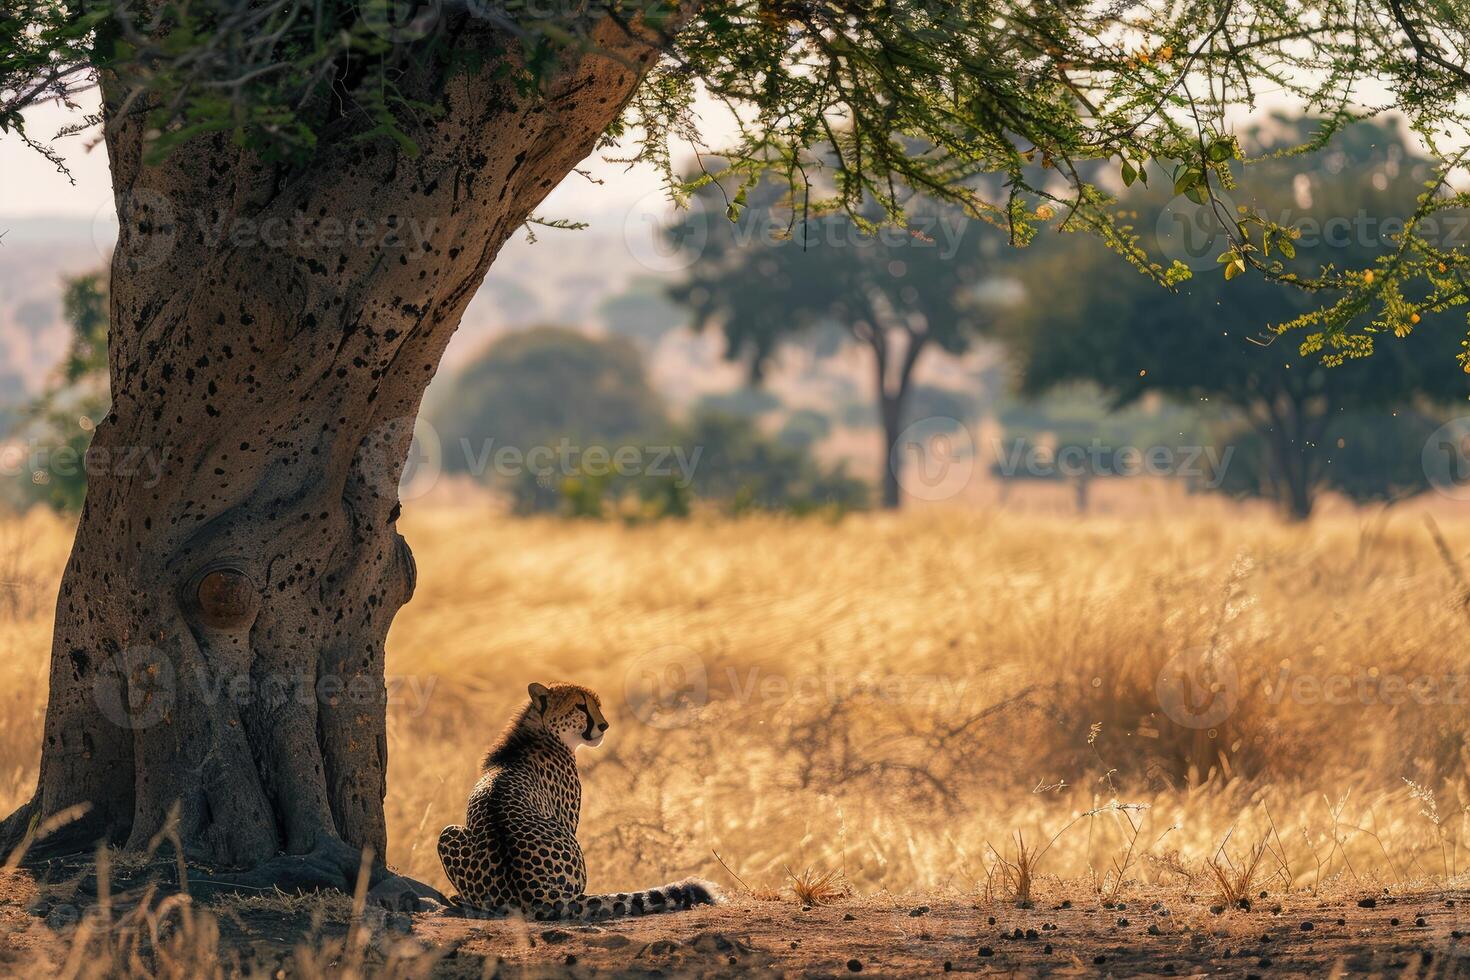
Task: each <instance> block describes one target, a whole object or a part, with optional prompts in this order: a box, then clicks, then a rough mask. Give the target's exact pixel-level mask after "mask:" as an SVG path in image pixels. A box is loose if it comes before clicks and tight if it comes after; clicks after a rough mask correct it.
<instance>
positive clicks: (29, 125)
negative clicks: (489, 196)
mask: <svg viewBox="0 0 1470 980" xmlns="http://www.w3.org/2000/svg"><path fill="white" fill-rule="evenodd" d="M93 98H95V96H93ZM82 104H83V106H84V107H85V108H86V109H87V110H88V111H90V110H91V109H92V108H93V107H92V106H91V105H90V104H89V102H88V100H86V99H84V100H83V101H82ZM25 118H26V132H27V134H28V135H30V137H31V138H32V139H35V140H36V141H37V142H46V141H49V140H50V138H51V137H52V136H54V135H55V134H56V132H57V130H59V129H60V128H61V127H63V126H65V125H68V124H72V123H75V122H76V121H77V120H78V119H79V118H80V114H79V113H73V112H71V111H69V110H67V109H66V108H64V107H62V106H58V105H47V106H41V107H38V108H35V109H32V110H30V111H28V112H26V113H25ZM94 140H95V136H87V135H77V136H68V137H66V138H65V139H62V140H59V141H56V142H55V143H53V144H52V146H53V147H54V148H55V149H56V150H57V151H58V152H60V153H61V155H62V156H63V157H64V158H65V159H66V162H67V166H68V167H69V168H70V170H71V176H72V179H73V180H74V181H75V184H73V183H72V182H71V181H68V179H67V178H66V177H65V176H64V175H63V174H60V173H58V172H57V171H56V168H55V167H53V166H52V165H51V163H50V162H49V161H48V160H47V159H46V158H45V157H43V156H41V155H40V154H39V153H37V152H36V151H35V150H32V149H31V148H30V147H28V146H26V145H25V144H24V143H22V142H21V141H20V140H18V139H15V138H14V137H13V136H6V137H3V138H0V216H3V217H7V218H38V217H63V218H79V219H85V220H88V221H93V220H96V221H98V222H99V223H112V224H115V223H116V222H115V219H112V217H111V216H112V214H113V210H114V209H113V204H112V189H111V181H110V178H109V175H108V168H107V150H106V148H105V147H103V146H102V145H100V144H98V145H96V146H94V147H92V148H91V149H90V150H89V149H88V148H87V147H88V144H89V143H91V142H93V141H94ZM608 155H611V156H620V155H622V154H621V153H619V152H617V151H599V152H597V153H594V154H593V156H592V157H590V158H589V159H588V160H586V161H585V162H584V163H583V164H582V167H583V169H585V170H588V171H590V172H591V174H592V175H593V176H594V177H596V178H597V179H599V180H602V181H603V182H604V183H602V184H594V183H592V182H591V181H589V180H587V179H586V178H584V177H582V176H580V175H578V174H575V173H574V174H571V175H570V176H568V177H567V178H566V180H564V181H562V183H561V184H560V185H559V186H558V187H557V188H556V189H555V190H554V191H552V193H551V195H550V196H549V197H548V198H547V200H546V202H545V204H543V206H542V207H541V208H540V213H541V214H542V215H543V216H546V217H557V218H567V219H573V220H575V219H576V218H578V216H580V215H587V214H596V213H599V212H603V213H606V212H612V211H624V210H626V209H627V207H628V206H629V205H630V204H632V203H633V202H635V201H638V200H639V199H640V198H642V197H644V196H645V195H648V194H653V193H657V192H659V191H660V188H661V184H660V181H659V177H658V174H657V173H656V172H655V171H654V169H653V168H652V167H647V166H638V167H635V168H633V169H631V170H629V169H628V167H627V165H626V164H611V163H608V162H606V161H605V160H604V159H603V157H605V156H608Z"/></svg>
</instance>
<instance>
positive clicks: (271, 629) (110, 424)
mask: <svg viewBox="0 0 1470 980" xmlns="http://www.w3.org/2000/svg"><path fill="white" fill-rule="evenodd" d="M458 37H459V41H458V42H457V43H460V44H463V45H467V46H468V45H476V46H479V48H480V50H492V49H493V45H495V44H497V43H498V42H499V40H500V39H498V38H496V37H494V36H493V34H492V33H491V31H490V29H489V28H488V27H487V26H486V25H484V24H483V23H481V22H476V21H473V20H468V21H466V23H465V24H464V25H463V29H462V30H461V31H460V32H459V35H458ZM595 39H596V41H597V42H598V43H599V44H600V45H601V46H602V51H601V53H593V54H587V55H583V56H580V59H579V60H577V61H576V62H575V63H574V64H571V65H569V66H568V67H567V68H566V69H565V72H564V74H563V76H561V77H560V79H559V80H558V81H557V82H556V83H555V85H554V86H553V87H552V88H551V90H550V92H549V93H548V94H547V95H545V96H544V97H543V98H539V99H531V98H526V97H523V96H520V95H518V94H516V92H515V91H514V89H512V88H511V87H510V86H509V85H508V84H507V83H506V81H505V80H504V79H503V78H500V77H497V71H496V69H497V66H496V64H495V63H494V61H495V60H494V59H490V62H491V63H490V64H488V65H486V66H485V68H484V69H483V70H481V71H480V72H479V73H478V74H475V73H471V72H468V71H464V70H463V69H460V70H459V73H458V74H445V72H446V71H447V70H446V69H433V68H428V67H425V68H423V69H422V70H421V71H422V75H421V77H406V78H404V79H403V80H402V83H401V87H402V88H403V89H404V92H405V95H406V96H407V97H417V98H419V99H420V100H421V101H423V102H425V103H429V104H433V105H436V106H438V107H440V108H441V109H442V113H440V114H439V115H438V116H431V115H429V114H427V113H426V114H423V115H422V117H421V119H420V121H419V122H418V124H417V125H416V126H415V127H414V128H413V129H412V130H411V131H410V135H412V137H413V138H414V139H415V141H416V142H417V143H418V147H419V150H420V151H421V152H420V153H419V154H418V155H417V156H409V155H407V154H404V153H402V152H401V151H398V150H397V149H396V148H394V147H392V146H388V145H384V144H383V143H382V142H375V143H371V142H363V141H357V140H354V139H351V138H349V137H350V135H351V131H350V125H351V124H350V123H348V122H347V121H344V122H343V126H344V131H343V132H342V133H341V134H338V135H339V137H340V138H335V139H334V138H331V137H330V135H329V137H328V138H325V139H323V140H322V142H321V150H320V152H319V154H318V156H317V157H316V159H315V160H314V161H313V162H311V163H310V164H309V165H307V166H305V167H300V166H298V167H296V168H294V169H287V168H285V167H281V166H277V165H274V164H271V163H268V162H265V161H262V160H260V159H257V158H254V157H252V155H251V154H250V153H248V152H246V151H242V150H240V149H238V148H236V147H234V146H232V145H231V144H230V141H229V140H228V139H226V138H217V139H216V138H203V139H196V140H194V141H193V142H191V143H190V144H188V145H186V146H185V147H183V148H182V149H180V150H178V151H176V152H175V153H174V154H173V155H171V156H169V157H168V158H167V159H166V160H165V161H164V162H162V163H150V162H146V161H145V160H144V158H143V155H142V154H143V151H144V145H143V124H142V121H141V119H139V118H138V117H136V116H127V117H123V116H120V115H119V114H118V106H119V105H121V104H122V103H121V100H122V99H123V98H124V97H125V96H126V93H125V92H122V91H119V86H118V84H117V82H116V81H115V80H104V99H105V103H106V108H107V110H108V112H109V113H110V114H111V116H112V119H111V125H110V126H109V130H108V137H107V144H108V151H109V155H110V158H111V164H112V173H113V180H114V184H115V187H116V193H117V200H118V207H119V213H120V218H121V225H122V228H121V232H120V237H119V241H118V245H117V249H116V252H115V254H114V257H113V265H112V304H113V305H112V332H111V336H110V350H109V356H110V360H111V375H112V394H113V401H112V410H111V413H110V414H109V415H108V417H107V418H106V419H105V420H104V421H103V422H102V423H101V424H100V425H99V426H98V428H97V432H96V436H95V439H94V442H93V448H92V449H91V451H90V453H89V456H88V462H89V467H90V474H91V478H90V484H89V488H88V496H87V502H86V506H85V509H84V510H83V513H82V517H81V523H80V526H79V528H78V531H77V537H76V543H75V546H74V548H73V551H72V555H71V559H70V561H69V563H68V565H67V567H66V571H65V575H64V577H63V580H62V585H61V592H60V597H59V599H58V602H57V609H56V628H55V637H54V644H53V648H52V660H51V678H50V680H51V688H50V701H49V705H48V709H47V715H46V724H45V738H44V745H43V752H42V759H41V772H40V782H39V786H38V788H37V792H36V796H35V798H34V799H33V800H32V802H31V803H30V804H29V805H28V806H27V807H26V808H24V809H23V810H22V811H21V812H19V813H17V814H16V815H14V816H13V817H12V818H11V819H10V820H9V821H7V822H6V824H5V825H4V826H3V828H0V843H13V842H14V841H15V840H16V839H18V838H19V837H21V836H22V834H23V832H24V830H25V828H26V826H27V824H28V823H30V821H31V820H32V819H34V818H37V817H41V816H45V815H51V814H55V813H58V812H59V811H62V810H64V809H66V808H68V807H71V806H73V805H76V804H81V805H83V806H85V807H86V808H87V813H86V816H85V817H84V818H82V819H81V820H79V821H76V822H74V823H73V824H72V825H71V826H70V827H69V828H68V829H67V830H65V831H62V832H60V833H58V834H56V835H54V836H53V837H52V838H51V839H50V840H49V841H47V842H43V843H42V845H41V846H40V848H39V849H38V853H44V852H45V851H51V852H59V851H63V850H75V849H78V848H80V847H85V846H90V845H91V844H92V843H93V842H94V841H97V840H99V839H102V840H107V841H110V842H113V843H116V844H126V845H127V846H129V847H142V846H145V845H147V844H148V842H149V841H150V839H151V838H153V836H154V835H155V834H157V833H158V832H159V831H160V830H161V829H162V828H163V827H164V826H165V824H166V823H167V822H168V821H169V816H170V814H171V813H176V814H177V824H176V827H177V831H178V834H179V837H180V838H181V840H182V842H183V844H184V847H185V850H186V852H187V854H188V855H189V856H190V857H191V858H192V859H194V860H197V861H200V862H203V863H207V864H211V865H216V866H233V867H250V866H256V865H259V864H260V863H261V862H264V861H266V860H267V859H270V858H273V857H275V856H276V855H280V854H288V855H307V854H322V853H335V852H345V850H346V849H347V848H353V849H361V848H366V847H371V848H372V849H373V851H374V853H376V854H377V855H379V856H381V855H382V854H384V852H385V851H386V847H387V832H386V828H385V826H384V817H383V797H384V793H385V792H386V770H387V761H388V760H387V744H386V698H385V688H384V638H385V636H386V635H387V632H388V626H389V624H390V622H391V621H392V618H393V616H394V613H395V612H396V610H397V609H398V608H399V607H400V606H401V605H402V604H403V603H404V602H405V601H407V600H408V598H409V596H410V595H411V594H412V592H413V586H414V564H413V559H412V557H411V555H410V553H409V549H408V547H407V545H406V544H405V543H404V540H403V538H402V537H400V535H399V534H398V532H397V530H396V528H395V521H396V519H397V517H398V513H399V504H398V498H397V482H398V478H399V474H400V472H401V470H402V467H403V464H404V461H405V456H406V453H407V451H408V448H409V444H410V439H411V436H412V427H413V421H414V418H415V415H416V413H417V411H418V408H419V401H420V398H421V396H422V394H423V391H424V388H425V386H426V385H427V384H428V382H429V380H430V378H431V377H432V376H433V374H434V371H435V368H436V367H437V365H438V363H439V359H440V355H441V354H442V353H443V351H444V347H445V345H446V343H447V342H448V340H449V337H450V334H451V333H452V332H453V330H454V329H455V327H456V326H457V325H458V323H459V320H460V316H461V314H462V313H463V311H464V308H465V306H466V304H467V303H468V302H469V300H470V298H471V297H472V296H473V294H474V293H475V291H476V288H477V287H478V286H479V284H480V282H481V280H482V279H483V277H484V275H485V272H486V269H487V268H488V267H489V265H490V262H491V260H492V259H493V258H494V256H495V254H496V252H497V251H498V250H499V248H500V246H501V244H502V243H503V242H504V241H505V240H506V238H507V237H508V236H509V235H510V234H511V233H512V232H513V231H514V230H515V229H516V228H517V227H518V226H519V225H520V224H521V223H522V222H523V221H524V219H525V218H526V217H527V215H528V214H529V213H530V212H531V210H532V209H533V208H534V207H535V206H536V204H537V203H538V202H539V201H540V200H541V199H542V198H543V197H544V196H545V194H546V193H547V192H548V191H549V190H550V189H551V188H552V187H553V186H554V185H555V184H556V183H557V182H558V181H560V180H561V179H562V177H564V176H565V175H566V174H567V173H569V172H570V170H571V169H572V168H573V167H574V166H575V165H576V164H577V163H578V161H580V160H581V159H582V158H583V157H585V156H586V155H587V154H588V153H589V152H591V151H592V149H593V148H594V146H595V142H596V140H597V139H598V137H599V136H600V134H601V133H602V132H603V131H604V130H605V129H606V128H607V126H608V125H609V123H611V122H612V121H613V120H614V118H615V117H616V116H617V114H618V113H619V112H620V110H621V108H622V106H623V105H624V104H625V103H626V101H627V99H628V98H629V96H630V95H631V93H632V91H633V89H634V86H635V85H636V83H637V82H638V80H639V78H640V77H641V73H642V71H643V70H644V69H645V68H646V66H647V65H648V64H649V63H650V62H651V60H652V58H653V56H654V53H655V52H654V49H653V48H652V46H651V43H650V42H651V39H649V38H646V37H641V36H634V35H631V34H629V33H628V32H627V31H626V30H624V29H623V28H620V27H617V26H614V25H612V24H611V23H604V24H602V25H601V26H600V27H599V28H598V32H597V34H596V35H595ZM446 79H447V80H446ZM359 125H360V124H359ZM140 460H141V461H144V462H146V463H147V464H148V465H142V466H140V465H138V464H139V461H140ZM154 461H158V462H161V464H162V468H161V471H160V472H159V473H158V474H157V477H156V478H155V474H154V471H153V469H152V464H153V462H154ZM5 838H8V839H9V840H8V841H7V840H5Z"/></svg>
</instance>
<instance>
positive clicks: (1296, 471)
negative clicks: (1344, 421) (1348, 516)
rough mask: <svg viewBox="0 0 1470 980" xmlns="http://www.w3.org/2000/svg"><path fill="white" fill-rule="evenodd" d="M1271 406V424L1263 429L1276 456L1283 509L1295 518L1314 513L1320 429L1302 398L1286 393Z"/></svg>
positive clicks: (1276, 479) (1275, 474)
mask: <svg viewBox="0 0 1470 980" xmlns="http://www.w3.org/2000/svg"><path fill="white" fill-rule="evenodd" d="M1277 401H1278V402H1279V407H1278V405H1277V404H1272V405H1271V406H1270V419H1271V424H1270V425H1269V427H1268V428H1267V430H1266V431H1265V432H1264V433H1262V434H1263V435H1264V436H1265V438H1266V444H1267V445H1268V446H1270V448H1271V455H1272V458H1273V460H1274V466H1273V477H1274V478H1273V482H1274V484H1275V488H1276V498H1277V502H1278V503H1279V504H1280V506H1281V511H1282V513H1283V514H1284V515H1285V516H1286V517H1287V519H1288V520H1291V521H1305V520H1307V519H1308V518H1310V517H1311V516H1312V508H1313V506H1315V504H1316V502H1317V472H1316V454H1317V447H1316V445H1315V443H1316V437H1315V436H1314V433H1317V432H1319V431H1320V427H1319V426H1318V425H1317V424H1316V421H1315V420H1313V419H1311V418H1309V417H1308V412H1307V409H1306V406H1305V405H1304V404H1303V402H1302V400H1301V399H1299V398H1296V397H1294V396H1292V395H1289V394H1286V395H1282V396H1280V398H1279V399H1277Z"/></svg>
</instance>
